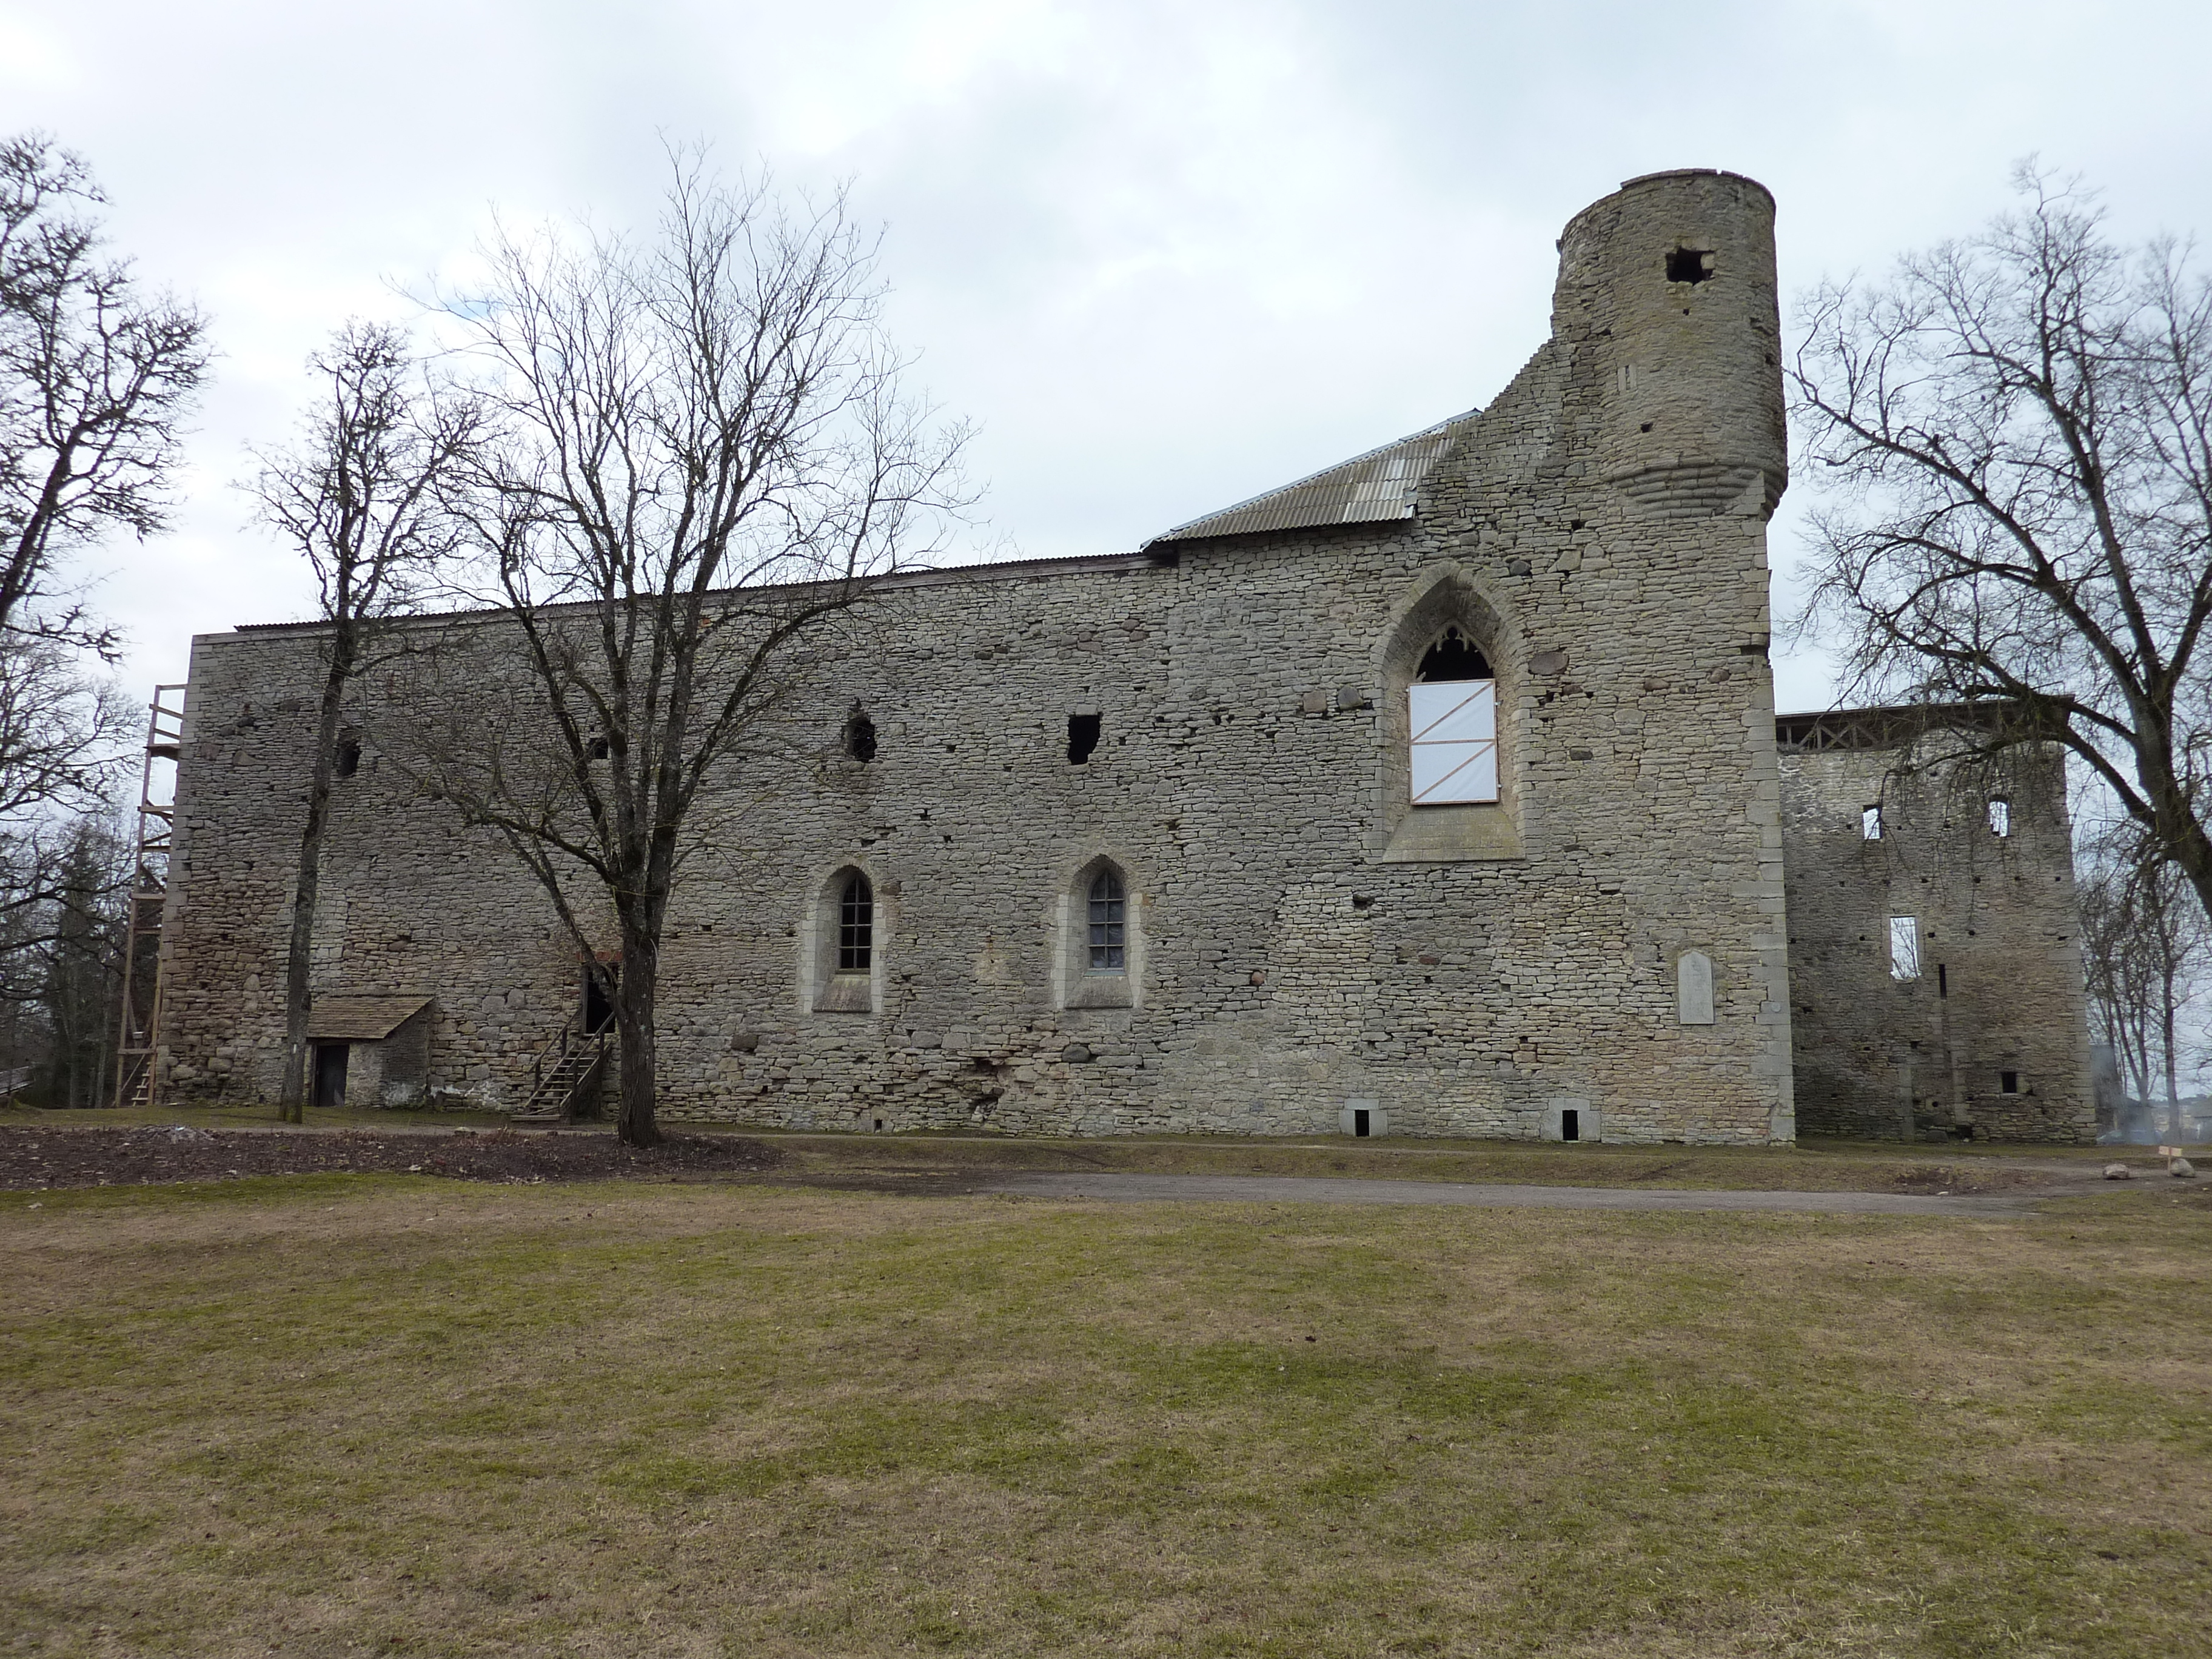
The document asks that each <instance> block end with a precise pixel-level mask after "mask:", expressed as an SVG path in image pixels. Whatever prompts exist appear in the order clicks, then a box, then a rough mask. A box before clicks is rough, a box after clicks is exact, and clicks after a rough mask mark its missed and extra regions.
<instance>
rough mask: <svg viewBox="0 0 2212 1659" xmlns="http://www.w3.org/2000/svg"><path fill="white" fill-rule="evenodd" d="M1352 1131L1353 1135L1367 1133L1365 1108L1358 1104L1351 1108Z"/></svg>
mask: <svg viewBox="0 0 2212 1659" xmlns="http://www.w3.org/2000/svg"><path fill="white" fill-rule="evenodd" d="M1352 1133H1353V1134H1355V1135H1361V1136H1364V1135H1365V1134H1366V1133H1368V1127H1367V1109H1366V1108H1365V1107H1364V1106H1358V1107H1354V1108H1353V1109H1352Z"/></svg>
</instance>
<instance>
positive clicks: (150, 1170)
mask: <svg viewBox="0 0 2212 1659" xmlns="http://www.w3.org/2000/svg"><path fill="white" fill-rule="evenodd" d="M782 1161H783V1154H782V1153H781V1152H778V1151H777V1150H776V1149H775V1148H774V1147H772V1146H767V1145H764V1144H763V1142H760V1141H757V1140H748V1139H744V1138H743V1137H742V1136H738V1135H671V1136H670V1137H669V1138H668V1139H665V1140H664V1141H662V1142H661V1144H660V1145H659V1146H655V1147H653V1148H652V1149H651V1150H650V1151H647V1152H640V1151H638V1150H637V1149H636V1148H635V1147H631V1146H624V1145H623V1143H622V1142H621V1141H619V1140H617V1139H616V1138H615V1137H614V1136H612V1135H611V1134H559V1133H526V1132H525V1131H521V1130H516V1129H494V1130H491V1131H489V1133H474V1132H472V1131H471V1130H467V1129H458V1130H455V1131H454V1132H453V1133H451V1134H444V1135H422V1134H392V1133H384V1132H380V1131H377V1130H373V1129H349V1130H346V1131H343V1132H342V1133H337V1134H301V1133H285V1132H283V1131H281V1130H279V1131H275V1132H271V1131H268V1130H261V1129H197V1128H185V1127H179V1128H173V1129H137V1128H129V1129H125V1128H117V1129H79V1128H69V1129H37V1128H29V1127H25V1128H12V1127H11V1128H6V1129H0V1190H4V1191H12V1192H37V1191H40V1190H43V1189H46V1188H54V1187H129V1186H145V1185H150V1184H155V1183H158V1182H170V1181H222V1180H227V1179H229V1178H231V1177H234V1176H274V1175H321V1174H328V1173H331V1172H346V1171H350V1172H353V1173H356V1174H374V1175H434V1176H452V1177H453V1178H454V1179H456V1180H459V1181H495V1182H532V1181H611V1180H623V1179H628V1180H633V1181H651V1180H655V1179H659V1180H664V1181H667V1180H684V1179H690V1180H696V1179H699V1178H700V1177H702V1176H722V1175H750V1174H754V1173H757V1172H758V1171H761V1170H771V1169H774V1168H775V1166H776V1165H777V1164H781V1162H782Z"/></svg>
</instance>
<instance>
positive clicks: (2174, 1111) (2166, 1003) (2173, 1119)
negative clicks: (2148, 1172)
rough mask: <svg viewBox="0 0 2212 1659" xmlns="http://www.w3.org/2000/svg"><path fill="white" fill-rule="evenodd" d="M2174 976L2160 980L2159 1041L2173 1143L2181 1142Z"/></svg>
mask: <svg viewBox="0 0 2212 1659" xmlns="http://www.w3.org/2000/svg"><path fill="white" fill-rule="evenodd" d="M2173 978H2174V976H2173V975H2172V974H2170V973H2169V974H2167V975H2165V977H2164V978H2163V979H2161V980H2160V990H2161V991H2162V993H2163V994H2162V995H2161V996H2160V999H2159V1041H2160V1044H2161V1045H2162V1046H2163V1048H2164V1049H2165V1052H2166V1122H2167V1124H2168V1125H2169V1127H2171V1130H2172V1135H2173V1144H2174V1145H2175V1146H2179V1145H2180V1144H2181V1090H2180V1088H2179V1086H2178V1085H2177V1084H2176V1082H2175V1080H2174V1060H2173Z"/></svg>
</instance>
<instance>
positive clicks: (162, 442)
mask: <svg viewBox="0 0 2212 1659" xmlns="http://www.w3.org/2000/svg"><path fill="white" fill-rule="evenodd" d="M100 200H101V197H100V191H99V189H98V187H97V186H96V185H94V183H93V181H92V179H91V175H90V173H88V171H87V169H86V167H85V165H84V163H83V162H82V161H80V160H79V159H78V158H77V157H76V156H75V155H71V154H70V153H69V152H68V151H67V150H64V149H58V147H57V146H56V145H55V143H54V141H53V140H52V138H51V137H47V136H46V134H43V133H38V132H33V133H27V134H25V135H22V136H21V137H15V138H10V139H7V140H4V141H0V630H5V631H9V632H14V633H17V634H21V633H35V634H40V635H46V636H47V637H52V638H57V639H61V640H65V641H70V642H71V643H75V644H79V645H84V646H89V647H93V648H94V649H96V650H99V651H100V652H101V653H110V652H112V650H113V648H114V644H115V641H114V638H113V635H112V633H111V632H110V631H109V630H108V629H106V628H104V627H102V626H100V624H99V623H97V622H95V621H94V620H93V619H92V618H91V617H89V616H88V614H87V612H86V611H85V610H84V608H83V606H82V604H81V603H77V602H72V601H69V600H68V599H66V596H65V593H64V587H65V586H66V585H65V584H64V583H62V582H61V581H60V580H59V577H58V570H57V561H58V558H59V557H60V556H62V555H64V554H65V553H68V552H70V551H75V550H82V548H84V547H86V546H88V545H89V544H92V543H94V541H96V540H97V539H98V538H100V537H101V536H103V535H106V534H108V533H111V532H114V531H117V530H125V531H129V532H132V533H134V534H136V535H139V536H145V535H149V534H150V533H152V532H155V531H156V530H159V529H160V528H161V526H162V525H163V524H164V523H165V522H166V520H167V513H168V508H169V505H170V501H169V495H168V483H169V477H170V474H171V472H172V471H173V470H174V468H175V465H176V463H177V458H178V446H179V438H180V435H181V423H182V422H183V420H184V418H185V415H186V414H187V412H188V411H189V410H190V408H191V404H192V401H193V398H194V397H195V395H196V394H197V392H198V389H199V386H200V382H201V380H202V379H203V378H204V376H205V374H206V372H207V365H208V357H209V348H208V345H207V341H206V338H205V336H206V323H205V320H204V319H203V318H202V317H201V316H200V314H199V313H198V312H197V311H196V310H194V309H193V308H192V307H190V306H188V305H185V304H182V303H180V302H179V301H175V300H173V299H171V298H168V297H167V296H166V295H146V294H144V293H142V292H141V290H140V288H139V285H138V283H137V278H136V277H135V276H133V275H132V274H131V267H130V265H129V264H128V263H127V262H125V261H122V260H118V259H109V258H103V257H102V254H101V246H102V238H101V236H100V229H99V227H98V225H97V224H96V223H95V222H94V221H93V220H92V219H90V218H89V217H88V216H87V213H86V210H88V208H91V207H94V206H96V205H97V204H99V203H100ZM57 601H60V603H59V604H58V606H57V605H56V602H57Z"/></svg>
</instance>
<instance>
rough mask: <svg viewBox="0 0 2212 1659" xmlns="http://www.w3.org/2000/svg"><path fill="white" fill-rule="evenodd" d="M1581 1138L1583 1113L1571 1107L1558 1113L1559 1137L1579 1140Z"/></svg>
mask: <svg viewBox="0 0 2212 1659" xmlns="http://www.w3.org/2000/svg"><path fill="white" fill-rule="evenodd" d="M1582 1138H1583V1115H1582V1114H1581V1113H1580V1112H1578V1111H1577V1110H1576V1109H1574V1108H1573V1107H1571V1106H1570V1107H1568V1108H1567V1109H1565V1111H1563V1112H1561V1113H1560V1114H1559V1139H1562V1140H1580V1139H1582Z"/></svg>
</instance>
